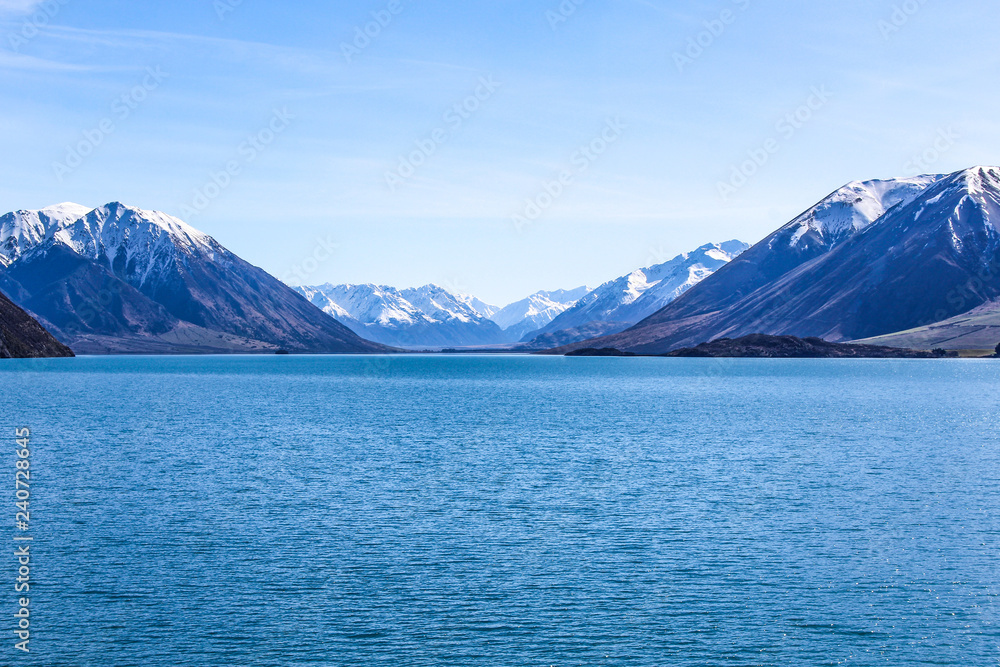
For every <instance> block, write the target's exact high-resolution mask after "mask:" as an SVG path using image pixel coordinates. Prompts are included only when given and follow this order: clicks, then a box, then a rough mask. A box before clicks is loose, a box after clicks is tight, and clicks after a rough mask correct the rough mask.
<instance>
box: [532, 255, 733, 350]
mask: <svg viewBox="0 0 1000 667" xmlns="http://www.w3.org/2000/svg"><path fill="white" fill-rule="evenodd" d="M748 247H749V246H748V245H747V244H746V243H743V242H742V241H726V242H725V243H710V244H707V245H704V246H702V247H700V248H698V249H697V250H694V251H693V252H689V253H684V254H682V255H678V256H677V257H674V258H673V259H671V260H670V261H668V262H664V263H662V264H658V265H656V266H652V267H649V268H645V269H639V270H637V271H633V272H632V273H630V274H628V275H627V276H622V277H621V278H617V279H615V280H612V281H609V282H607V283H604V284H603V285H601V286H600V287H598V288H597V289H595V290H593V291H592V292H590V293H589V294H586V295H585V296H583V297H582V298H580V300H579V301H577V302H576V304H574V305H573V306H572V307H571V308H568V309H567V310H566V311H565V312H563V313H561V314H560V315H558V316H557V317H555V318H554V319H553V320H552V321H551V322H550V323H549V324H547V325H546V326H544V327H542V328H541V329H539V330H537V331H534V332H532V333H531V334H529V337H530V339H532V340H530V344H531V345H532V346H533V347H535V348H536V349H538V348H541V347H542V346H543V345H544V344H545V343H547V342H551V341H552V340H568V339H569V338H573V339H574V340H582V339H581V338H579V337H578V335H577V334H576V333H573V332H588V331H595V330H601V329H603V330H605V331H608V330H617V331H620V330H622V329H625V328H627V327H628V326H629V325H630V324H634V323H636V322H639V321H640V320H642V319H644V318H646V317H648V316H649V315H652V314H653V313H655V312H656V311H658V310H659V309H661V308H663V307H664V306H665V305H667V304H668V303H670V302H672V301H673V300H674V299H676V298H678V297H679V296H680V295H682V294H684V293H685V292H687V291H688V290H689V289H691V288H692V287H693V286H694V285H697V284H698V283H699V282H701V281H702V280H704V279H705V278H707V277H708V276H710V275H712V274H713V273H714V272H716V271H718V270H719V269H721V268H722V267H723V266H725V265H726V264H728V263H729V262H730V261H732V260H733V258H735V257H738V256H739V255H740V253H742V252H743V251H745V250H746V249H747V248H748ZM612 323H616V324H614V325H612ZM526 342H529V341H526Z"/></svg>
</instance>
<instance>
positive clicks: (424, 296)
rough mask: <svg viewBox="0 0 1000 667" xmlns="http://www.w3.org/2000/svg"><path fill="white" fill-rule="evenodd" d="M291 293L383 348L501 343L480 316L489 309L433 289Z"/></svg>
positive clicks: (333, 288) (329, 288)
mask: <svg viewBox="0 0 1000 667" xmlns="http://www.w3.org/2000/svg"><path fill="white" fill-rule="evenodd" d="M294 289H295V290H296V291H297V292H299V294H301V295H303V296H304V297H305V298H307V299H308V300H309V301H310V302H311V303H312V304H314V305H315V306H317V307H319V308H320V309H321V310H323V312H325V313H327V314H328V315H331V316H332V317H334V318H336V319H337V320H338V321H340V322H341V323H343V324H344V325H346V326H347V327H349V328H350V329H351V330H353V331H354V332H355V333H357V334H359V335H361V336H364V337H366V338H368V339H370V340H375V341H379V342H381V343H385V344H387V345H399V346H407V347H463V346H470V345H495V344H499V343H503V342H504V341H505V338H504V335H503V332H502V331H501V330H500V327H498V326H497V325H496V324H495V323H494V322H493V321H492V320H490V319H489V318H488V317H487V316H485V315H483V314H482V312H481V311H483V312H495V311H496V310H497V308H496V307H495V306H490V305H488V304H485V303H483V302H482V301H479V299H476V298H475V297H471V296H468V295H456V294H452V293H451V292H449V291H448V290H446V289H444V288H443V287H439V286H437V285H425V286H424V287H417V288H412V289H404V290H398V289H396V288H395V287H387V286H384V285H331V284H326V285H318V286H313V287H295V288H294Z"/></svg>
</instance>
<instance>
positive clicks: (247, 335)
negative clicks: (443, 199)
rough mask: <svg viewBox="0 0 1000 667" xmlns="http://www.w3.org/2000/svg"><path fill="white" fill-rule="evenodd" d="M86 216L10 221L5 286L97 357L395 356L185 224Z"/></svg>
mask: <svg viewBox="0 0 1000 667" xmlns="http://www.w3.org/2000/svg"><path fill="white" fill-rule="evenodd" d="M81 208H82V207H74V206H73V205H61V206H60V207H54V208H53V209H43V210H42V211H38V212H30V211H21V212H18V213H14V214H8V215H6V216H4V217H3V218H0V248H3V249H4V251H5V254H4V257H5V262H4V263H5V264H6V268H5V269H4V270H3V273H4V276H3V281H2V284H3V285H4V287H5V289H8V290H10V293H11V295H12V297H13V298H14V299H15V300H16V301H18V302H19V303H20V304H21V305H22V306H24V307H25V308H26V309H28V310H30V311H31V312H32V313H34V314H36V315H37V316H39V317H40V318H41V319H42V320H44V321H45V322H46V323H49V324H51V325H52V327H53V333H54V334H55V335H56V336H57V337H60V338H61V339H62V340H64V341H65V342H67V343H69V344H70V345H71V346H74V347H77V348H78V349H81V350H82V349H86V351H88V352H92V353H102V352H122V351H127V352H142V351H149V352H150V353H163V352H171V351H173V352H185V353H193V352H240V351H243V352H261V351H267V350H274V349H277V348H287V349H289V350H291V351H296V352H313V353H317V352H323V353H360V352H381V351H385V349H386V348H384V347H383V346H381V345H377V344H374V343H371V342H369V341H365V340H362V339H361V338H360V337H358V336H357V335H356V334H354V333H353V332H352V331H350V330H349V329H347V328H346V327H344V326H342V325H341V324H339V323H337V322H336V321H332V320H331V319H330V318H328V317H327V316H325V315H324V314H323V313H322V312H321V311H319V310H318V309H316V308H315V307H313V306H312V305H310V304H309V303H308V302H307V301H305V300H304V299H303V298H302V297H301V296H300V295H298V294H296V293H295V292H294V291H292V290H291V289H289V288H288V287H287V286H285V285H284V284H283V283H281V282H280V281H278V280H277V279H276V278H274V277H272V276H270V275H269V274H267V273H266V272H265V271H263V270H261V269H259V268H257V267H255V266H252V265H250V264H249V263H247V262H245V261H244V260H242V259H240V258H239V257H237V256H236V255H234V254H233V253H231V252H230V251H228V250H227V249H226V248H224V247H223V246H222V245H221V244H219V243H218V242H217V241H215V239H213V238H211V237H210V236H208V235H206V234H203V233H201V232H199V231H197V230H195V229H194V228H192V227H190V226H189V225H187V224H186V223H184V222H182V221H180V220H178V219H177V218H173V217H171V216H168V215H165V214H162V213H157V212H155V211H143V210H141V209H137V208H134V207H130V206H125V205H123V204H120V203H112V204H108V205H107V206H103V207H101V208H97V209H93V210H90V211H87V212H86V213H85V214H84V215H82V216H80V217H75V218H74V217H73V216H74V215H75V214H76V213H78V212H79V211H80V210H81ZM56 209H58V211H59V212H60V213H62V215H56V214H53V212H54V211H55V210H56Z"/></svg>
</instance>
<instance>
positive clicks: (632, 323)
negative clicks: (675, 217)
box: [0, 167, 1000, 355]
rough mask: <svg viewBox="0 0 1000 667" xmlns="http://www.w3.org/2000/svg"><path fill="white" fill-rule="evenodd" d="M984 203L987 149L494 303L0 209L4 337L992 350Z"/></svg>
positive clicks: (150, 218)
mask: <svg viewBox="0 0 1000 667" xmlns="http://www.w3.org/2000/svg"><path fill="white" fill-rule="evenodd" d="M997 220H1000V169H997V168H994V167H975V168H972V169H967V170H963V171H959V172H956V173H953V174H948V175H938V176H920V177H915V178H904V179H895V180H873V181H865V182H853V183H850V184H848V185H846V186H844V187H843V188H840V189H839V190H837V191H835V192H834V193H832V194H831V195H829V196H828V197H826V198H825V199H823V200H822V201H820V202H819V203H818V204H816V205H815V206H813V207H812V208H810V209H809V210H807V211H805V212H804V213H803V214H802V215H800V216H798V217H797V218H795V219H794V220H792V221H791V222H789V223H788V224H786V225H784V226H783V227H781V228H780V229H778V230H777V231H775V232H774V233H773V234H771V235H769V236H768V237H767V238H765V239H764V240H763V241H761V242H760V243H757V244H756V245H754V246H753V247H750V248H748V247H747V245H746V244H744V243H742V242H740V241H727V242H725V243H718V244H708V245H704V246H702V247H700V248H698V249H696V250H694V251H692V252H689V253H685V254H682V255H679V256H677V257H675V258H674V259H671V260H670V261H668V262H664V263H662V264H658V265H656V266H652V267H648V268H645V269H639V270H637V271H633V272H632V273H630V274H628V275H625V276H622V277H620V278H617V279H615V280H611V281H609V282H607V283H605V284H603V285H601V286H600V287H598V288H597V289H593V290H590V289H588V288H586V287H579V288H576V289H572V290H556V291H547V292H537V293H535V294H532V295H531V296H529V297H526V298H524V299H522V300H520V301H517V302H516V303H512V304H510V305H508V306H506V307H504V308H499V307H497V306H493V305H490V304H487V303H485V302H483V301H481V300H479V299H477V298H475V297H472V296H469V295H462V294H454V293H451V292H449V291H448V290H446V289H444V288H442V287H438V286H436V285H426V286H424V287H419V288H411V289H396V288H393V287H386V286H376V285H330V284H327V285H320V286H313V287H297V288H294V289H292V288H290V287H288V286H286V285H284V284H282V283H281V282H280V281H278V280H277V279H275V278H274V277H272V276H270V275H269V274H267V273H266V272H264V271H263V270H261V269H258V268H256V267H254V266H252V265H250V264H248V263H247V262H245V261H244V260H242V259H240V258H239V257H237V256H236V255H234V254H233V253H231V252H230V251H228V250H227V249H226V248H224V247H223V246H222V245H220V244H219V243H218V242H217V241H215V240H214V239H213V238H211V237H209V236H207V235H206V234H204V233H202V232H199V231H198V230H196V229H194V228H192V227H190V226H189V225H187V224H185V223H184V222H182V221H181V220H178V219H177V218H173V217H171V216H169V215H165V214H163V213H157V212H155V211H145V210H141V209H138V208H134V207H131V206H125V205H123V204H120V203H112V204H108V205H106V206H102V207H100V208H96V209H88V208H85V207H82V206H78V205H76V204H61V205H59V206H53V207H49V208H46V209H42V210H38V211H17V212H14V213H8V214H6V215H4V216H2V217H0V291H2V292H3V293H4V294H6V295H7V297H9V300H10V302H12V303H9V304H8V303H6V302H5V301H3V302H0V355H3V354H9V355H12V354H13V353H12V352H11V350H12V349H13V348H15V347H18V346H19V345H21V347H20V348H19V349H21V350H22V351H25V350H29V349H31V348H32V347H33V346H34V347H37V349H39V350H41V352H40V353H53V354H56V353H60V348H59V347H57V346H55V345H53V341H52V340H50V339H47V338H46V337H45V335H42V334H43V332H40V331H39V328H37V326H38V325H40V326H41V327H45V328H46V329H48V331H49V332H51V334H52V335H53V336H54V337H55V338H56V339H58V341H60V342H61V343H63V344H66V345H69V346H70V347H71V348H72V349H73V350H74V351H75V352H77V353H93V354H107V353H144V354H176V353H232V352H257V353H263V352H274V351H277V350H279V349H285V350H288V351H290V352H302V353H366V352H367V353H381V352H390V351H393V349H394V348H402V347H405V348H410V349H414V348H416V349H431V348H444V347H485V346H491V347H495V348H512V349H515V350H522V351H543V350H544V351H549V352H552V353H564V352H568V351H572V350H577V349H583V348H593V349H599V350H609V349H611V350H613V349H617V350H621V351H626V352H633V353H643V354H663V353H667V352H670V351H672V350H675V349H679V348H685V347H693V346H697V345H699V344H701V343H704V342H707V341H712V340H715V339H719V338H730V339H736V338H740V337H743V336H746V335H751V334H765V335H772V336H785V335H790V336H796V337H799V338H809V337H816V338H822V339H825V340H828V341H833V342H847V341H864V342H869V343H875V344H880V345H891V346H897V347H907V348H911V347H912V348H922V349H928V348H932V347H934V348H943V349H981V350H989V349H992V348H993V347H995V345H996V343H997V342H998V341H1000V231H998V228H997V227H996V223H995V221H997ZM22 309H23V312H22ZM25 317H27V318H28V319H25ZM31 318H34V319H35V320H37V325H33V324H32V322H31V321H30V320H31ZM32 339H34V340H32ZM18 341H27V342H24V343H23V344H22V343H21V342H18Z"/></svg>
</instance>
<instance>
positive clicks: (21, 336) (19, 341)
mask: <svg viewBox="0 0 1000 667" xmlns="http://www.w3.org/2000/svg"><path fill="white" fill-rule="evenodd" d="M72 356H73V352H72V351H71V350H70V349H69V348H68V347H66V346H65V345H63V344H62V343H60V342H59V341H57V340H56V339H55V338H53V336H52V334H50V333H49V332H48V331H46V330H45V328H44V327H43V326H42V325H41V324H39V323H38V322H36V321H35V320H34V319H32V317H31V316H30V315H28V313H26V312H24V310H22V309H21V308H19V307H18V306H17V305H15V304H14V302H13V301H11V300H10V299H8V298H7V296H6V295H5V294H3V293H2V292H0V359H31V358H40V357H72Z"/></svg>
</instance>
